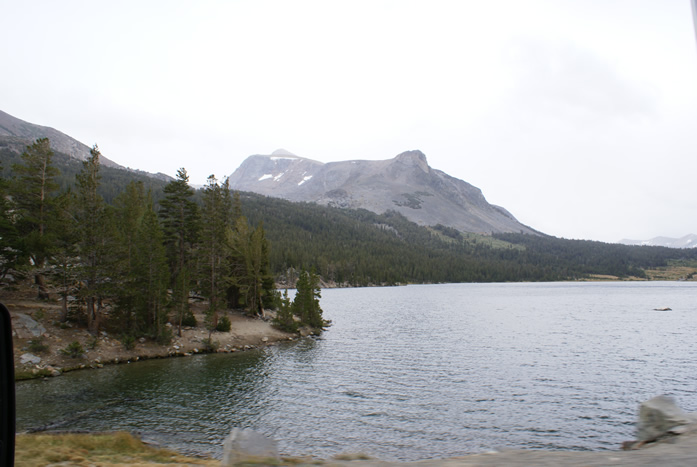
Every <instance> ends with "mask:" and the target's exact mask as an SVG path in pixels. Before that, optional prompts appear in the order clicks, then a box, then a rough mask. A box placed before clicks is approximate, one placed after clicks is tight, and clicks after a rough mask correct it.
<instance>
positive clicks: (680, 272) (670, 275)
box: [646, 260, 697, 281]
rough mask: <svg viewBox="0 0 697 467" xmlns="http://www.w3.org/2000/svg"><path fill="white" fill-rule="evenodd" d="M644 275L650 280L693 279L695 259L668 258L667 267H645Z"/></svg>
mask: <svg viewBox="0 0 697 467" xmlns="http://www.w3.org/2000/svg"><path fill="white" fill-rule="evenodd" d="M646 277H648V278H649V280H652V281H676V280H695V279H697V261H689V260H688V261H685V260H669V261H668V266H667V267H664V268H656V269H647V270H646Z"/></svg>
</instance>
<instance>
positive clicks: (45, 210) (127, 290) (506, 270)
mask: <svg viewBox="0 0 697 467" xmlns="http://www.w3.org/2000/svg"><path fill="white" fill-rule="evenodd" d="M99 158H100V153H99V149H98V148H97V147H96V146H95V147H94V148H93V149H92V151H91V157H90V158H89V159H88V160H86V161H82V162H81V161H76V160H74V159H71V158H69V157H68V156H66V155H63V154H53V151H51V149H50V147H49V142H48V140H46V139H40V140H37V141H36V142H34V143H33V144H31V145H30V146H27V147H26V149H24V151H23V152H21V153H20V152H18V151H17V150H16V149H13V148H12V147H11V146H2V147H0V160H1V161H2V167H0V174H2V178H0V195H1V196H0V278H3V280H5V281H7V279H9V278H11V277H18V276H22V275H24V276H25V277H32V279H33V281H34V283H35V285H36V289H37V294H38V295H39V297H41V298H46V297H47V294H48V291H49V289H50V290H53V291H58V292H57V293H58V295H59V296H60V300H61V301H62V303H63V310H64V318H65V319H68V318H70V319H76V320H81V321H83V322H84V324H85V325H86V326H87V327H88V329H89V330H90V332H92V333H96V332H98V330H99V329H100V327H101V326H102V321H101V320H102V317H103V314H104V310H105V309H106V308H107V307H110V311H109V315H110V317H111V318H113V319H112V322H114V321H117V322H119V323H120V326H121V327H122V330H121V332H122V333H124V334H128V335H148V336H151V337H152V338H154V339H160V340H167V339H168V338H169V336H168V335H167V333H166V329H165V323H166V322H167V321H169V322H171V323H172V324H174V325H175V326H174V329H175V330H179V329H181V326H184V325H187V323H191V320H192V319H194V318H193V315H192V313H191V311H190V309H189V303H190V300H191V298H192V297H199V298H201V299H205V300H206V302H207V304H208V305H207V306H208V313H207V316H206V326H208V328H209V329H216V328H217V327H218V326H219V325H220V322H219V316H220V313H221V311H223V310H227V309H245V310H246V311H247V312H248V313H250V314H252V315H259V314H261V313H262V310H263V309H269V308H275V309H277V310H278V316H279V318H280V321H282V323H281V325H282V326H283V327H286V328H288V329H292V328H293V327H294V319H293V318H292V317H293V316H296V317H298V318H302V319H304V320H305V321H306V322H307V323H314V325H317V326H319V327H321V325H322V323H323V321H322V319H321V309H319V305H318V301H317V299H318V297H319V287H320V283H323V284H325V285H336V286H368V285H399V284H408V283H443V282H505V281H559V280H579V279H585V278H588V277H590V276H593V275H608V276H614V277H618V278H628V277H636V278H645V277H646V273H645V271H646V270H647V269H652V268H658V267H664V266H666V265H667V264H668V263H669V262H672V261H695V260H697V249H691V250H677V249H670V248H663V247H648V246H642V247H639V246H626V245H619V244H608V243H602V242H595V241H584V240H566V239H559V238H555V237H550V236H546V235H542V234H540V235H523V234H512V233H509V234H495V235H491V236H483V235H476V234H469V233H462V232H459V231H457V230H455V229H452V228H449V227H445V226H442V225H437V226H430V227H425V226H419V225H417V224H415V223H413V222H410V221H409V220H408V219H406V218H405V217H403V216H402V215H400V214H398V213H396V212H386V213H384V214H376V213H373V212H369V211H366V210H348V209H339V208H330V207H325V206H319V205H316V204H311V203H293V202H289V201H285V200H281V199H276V198H269V197H265V196H261V195H257V194H253V193H238V192H232V191H231V190H230V189H229V187H228V183H227V180H222V181H220V180H218V179H217V178H216V177H215V176H213V175H211V176H210V177H209V178H208V180H207V182H206V185H205V186H204V187H203V188H201V189H198V190H194V189H193V188H192V187H191V186H190V185H189V180H188V175H187V173H186V170H185V169H183V168H182V169H180V170H179V171H178V173H177V175H176V178H174V179H168V180H166V179H163V178H153V177H150V176H148V175H147V174H144V173H141V172H134V171H129V170H121V169H114V168H106V167H102V166H101V165H100V163H99ZM308 271H311V272H308ZM276 284H280V285H281V286H282V287H295V286H296V285H297V286H298V289H300V288H307V290H309V292H308V293H309V295H308V294H305V293H302V294H301V293H298V294H296V298H297V302H298V303H295V302H294V303H290V301H289V300H288V299H287V296H286V297H282V296H281V295H280V293H278V292H277V291H276ZM298 292H300V290H298ZM54 293H56V292H54ZM303 304H304V305H303ZM298 307H300V308H298Z"/></svg>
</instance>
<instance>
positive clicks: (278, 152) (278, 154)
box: [271, 148, 298, 157]
mask: <svg viewBox="0 0 697 467" xmlns="http://www.w3.org/2000/svg"><path fill="white" fill-rule="evenodd" d="M271 156H272V157H298V156H296V155H295V154H293V153H292V152H290V151H287V150H285V149H283V148H280V149H276V150H275V151H274V152H272V153H271Z"/></svg>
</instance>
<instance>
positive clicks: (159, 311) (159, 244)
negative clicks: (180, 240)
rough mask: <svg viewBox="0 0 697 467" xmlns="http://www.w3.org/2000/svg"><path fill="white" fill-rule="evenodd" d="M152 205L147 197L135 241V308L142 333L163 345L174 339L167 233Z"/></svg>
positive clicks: (150, 199)
mask: <svg viewBox="0 0 697 467" xmlns="http://www.w3.org/2000/svg"><path fill="white" fill-rule="evenodd" d="M152 204H153V203H152V195H151V194H150V193H148V197H147V201H146V210H145V213H144V214H143V218H142V222H141V223H140V225H139V227H138V231H137V235H136V241H135V252H136V256H135V263H134V276H135V277H136V278H137V284H138V289H137V292H138V295H137V297H138V299H137V301H136V303H135V306H136V313H137V315H138V316H139V317H140V318H141V320H143V321H144V328H143V329H142V330H143V331H144V332H146V333H147V334H149V335H150V336H152V337H154V338H156V339H157V340H158V342H161V343H163V342H167V341H169V339H170V337H171V333H168V332H166V328H165V324H166V321H167V313H166V309H165V305H166V301H167V286H168V284H169V270H168V267H167V254H166V251H165V247H164V233H163V231H162V227H161V226H160V222H159V221H158V219H157V215H156V214H155V211H154V210H153V205H152Z"/></svg>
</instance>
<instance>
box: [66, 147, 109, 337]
mask: <svg viewBox="0 0 697 467" xmlns="http://www.w3.org/2000/svg"><path fill="white" fill-rule="evenodd" d="M100 156H101V153H100V152H99V148H98V147H97V145H95V146H94V147H93V148H92V149H91V150H90V157H89V158H87V160H85V161H84V162H83V163H82V171H81V172H80V173H78V174H77V175H76V177H75V178H76V182H77V189H78V190H77V191H78V192H77V200H76V210H77V213H76V220H77V228H76V230H77V232H78V246H79V255H80V263H81V268H80V269H81V271H80V277H81V279H82V284H83V285H82V288H81V290H80V296H81V298H82V299H84V301H85V305H86V312H87V329H88V330H89V332H90V333H91V334H93V335H97V333H98V332H99V326H100V319H101V309H102V298H103V296H104V293H105V283H106V278H107V270H108V261H107V257H108V250H109V246H110V243H111V242H110V238H109V237H110V236H112V232H113V230H112V228H111V227H112V223H111V218H110V217H109V216H108V214H107V210H106V206H105V204H104V200H103V199H102V197H101V196H100V195H99V194H98V193H97V188H98V187H99V180H100V178H101V177H100V175H99V167H100V162H99V158H100Z"/></svg>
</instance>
